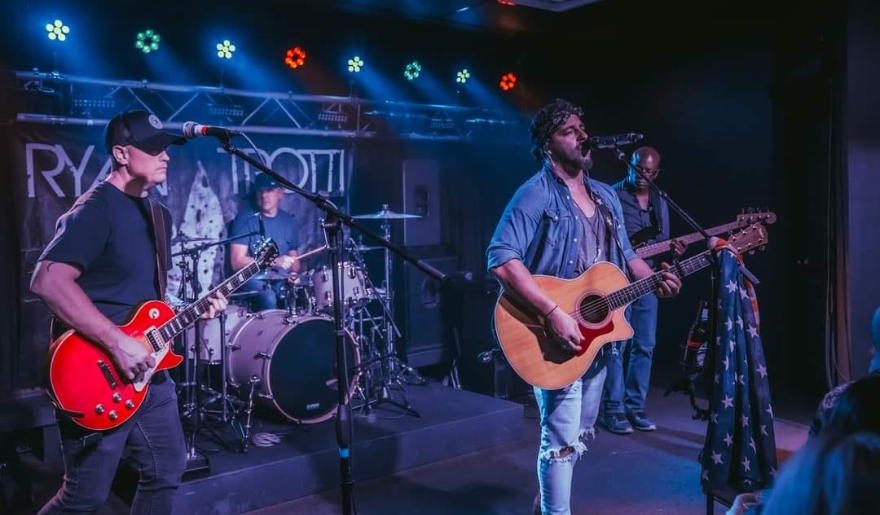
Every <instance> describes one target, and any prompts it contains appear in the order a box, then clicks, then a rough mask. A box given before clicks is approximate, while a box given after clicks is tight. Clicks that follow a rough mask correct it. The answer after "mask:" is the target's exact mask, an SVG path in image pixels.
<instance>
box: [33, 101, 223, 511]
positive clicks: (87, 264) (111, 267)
mask: <svg viewBox="0 0 880 515" xmlns="http://www.w3.org/2000/svg"><path fill="white" fill-rule="evenodd" d="M184 142H185V140H184V139H183V138H182V137H181V136H177V135H174V134H170V133H168V132H165V131H164V130H163V127H162V123H161V122H160V121H159V119H158V118H157V117H156V116H155V115H152V114H150V113H147V112H145V111H130V112H124V113H121V114H118V115H116V116H115V117H113V118H112V119H111V120H110V122H109V123H108V124H107V126H106V127H105V131H104V146H105V148H106V150H107V152H108V153H109V154H110V156H111V160H112V169H111V172H110V174H109V176H108V178H107V179H106V180H105V181H102V182H99V183H98V184H97V185H95V186H94V187H93V188H92V189H90V190H89V191H87V192H86V193H84V194H83V195H82V196H81V197H80V198H78V199H77V200H76V202H75V203H74V204H73V207H71V208H70V210H69V211H68V212H67V213H65V214H64V215H62V216H61V218H59V220H58V223H57V227H56V232H55V236H54V238H53V239H52V241H51V242H50V243H49V245H48V246H47V247H46V249H45V250H44V251H43V254H42V255H41V256H40V259H39V261H38V263H37V265H36V268H35V271H34V274H33V277H32V279H31V291H32V292H33V293H34V294H36V295H37V296H38V297H40V298H41V299H42V300H43V302H45V304H46V305H47V306H48V308H49V310H50V311H51V312H52V314H53V315H54V319H53V327H52V332H53V337H58V336H60V335H62V333H64V335H65V336H64V337H62V338H59V339H58V340H56V342H55V344H53V346H52V347H51V348H50V367H49V368H50V369H55V368H59V367H61V362H60V359H61V358H59V355H58V353H57V351H58V350H59V347H64V348H65V349H77V348H78V349H80V350H82V349H83V347H77V345H75V344H73V343H69V344H65V343H64V342H65V341H67V342H74V341H76V342H80V343H81V342H84V341H88V342H89V343H90V344H91V345H93V346H95V348H98V349H100V351H101V352H103V353H104V355H106V356H107V357H108V361H112V363H107V362H105V361H103V360H100V361H98V362H97V363H91V364H95V365H96V366H95V367H94V368H88V369H81V370H80V371H79V372H77V371H76V370H74V371H73V375H74V376H76V375H77V374H78V373H79V374H80V375H81V376H82V378H83V380H82V382H81V383H80V384H79V385H76V384H73V385H72V386H73V388H69V387H68V388H66V389H65V391H58V387H60V386H61V385H60V384H56V385H54V387H52V386H50V387H48V388H47V391H48V393H49V395H50V397H52V398H53V402H54V403H55V405H56V407H57V408H58V409H57V412H58V428H59V431H60V433H61V450H62V458H63V461H64V482H63V484H62V486H61V488H60V489H59V490H58V493H57V494H55V496H54V497H53V498H52V499H50V500H49V502H48V503H47V504H46V505H45V506H43V508H42V509H41V510H40V512H39V513H40V515H48V514H61V513H93V512H94V511H96V510H98V509H99V508H100V507H101V506H102V505H103V504H104V503H105V502H106V500H107V497H108V495H109V494H110V487H111V484H112V482H113V477H114V475H115V473H116V469H117V466H118V464H119V461H120V459H121V458H122V455H123V452H124V451H125V450H126V448H127V449H128V450H129V451H130V452H131V457H132V458H133V459H134V460H135V462H136V463H137V465H138V469H139V470H140V473H141V477H140V481H139V483H138V490H137V493H136V495H135V497H134V500H133V502H132V507H131V510H132V513H139V514H148V513H149V514H156V515H160V514H167V513H171V512H172V506H173V501H174V494H175V492H176V490H177V487H178V486H179V484H180V480H181V477H182V475H183V472H184V468H185V466H186V447H185V444H184V438H183V430H182V428H181V425H180V417H179V414H178V408H177V397H176V394H175V391H174V382H173V381H172V380H171V378H170V377H169V376H168V373H167V372H165V371H164V370H159V371H158V372H157V370H158V364H157V361H158V360H157V358H156V355H157V353H151V352H150V351H148V346H147V344H146V343H145V342H144V341H141V340H139V339H136V338H134V337H132V336H131V333H126V332H124V331H123V330H122V329H121V328H120V327H118V326H119V325H120V324H122V323H123V322H125V321H126V320H127V319H129V318H130V317H131V316H132V315H133V314H134V316H135V317H136V316H137V315H136V314H135V313H136V311H137V312H139V310H136V308H137V307H138V306H139V305H140V304H141V303H143V302H145V301H153V302H155V301H157V300H159V299H163V298H164V290H165V283H166V280H165V274H166V272H167V270H168V268H169V267H170V266H171V257H170V253H169V252H168V249H169V248H170V234H171V233H170V230H169V229H170V227H171V215H170V213H169V212H168V210H167V209H166V208H165V207H164V206H162V205H161V204H159V203H158V202H156V201H155V200H151V199H149V198H148V197H147V192H148V190H149V189H150V188H152V187H154V186H156V185H157V184H160V183H162V182H165V179H166V177H167V173H168V161H169V157H168V153H167V152H166V147H168V146H169V145H180V144H182V143H184ZM203 305H204V306H206V309H205V310H204V311H203V314H202V316H203V317H213V316H214V315H215V314H217V313H219V312H220V311H222V310H224V309H225V308H226V299H225V297H224V296H223V295H222V294H219V293H217V294H215V295H213V296H211V297H208V298H207V299H204V300H203ZM154 306H156V304H154ZM162 306H163V307H165V308H166V309H168V310H169V311H170V308H167V306H165V305H164V304H163V305H162ZM150 315H155V316H153V317H152V318H158V315H159V309H158V308H157V307H153V308H148V313H147V316H148V317H149V316H150ZM74 335H76V336H74ZM65 352H67V351H65ZM165 355H167V354H163V356H165ZM65 357H66V358H76V356H72V355H71V353H70V352H67V354H65ZM74 361H75V359H74ZM111 366H113V367H114V369H111V368H110V367H111ZM98 367H102V368H101V369H100V370H99V369H98ZM154 372H155V373H154ZM50 375H51V374H50ZM88 375H97V376H98V377H99V380H100V378H101V377H102V376H103V377H106V378H107V380H108V382H112V383H119V382H122V383H129V384H132V383H137V382H146V383H148V384H147V385H145V386H142V387H141V389H140V391H145V392H146V394H145V396H144V397H143V399H139V401H138V402H139V404H138V405H137V406H136V405H135V404H134V401H132V400H131V399H127V400H126V399H122V398H121V397H120V398H118V402H114V401H110V402H109V403H107V404H106V405H103V404H101V405H95V406H94V408H93V409H92V410H91V413H90V414H91V415H94V413H95V412H96V411H97V412H100V413H102V414H103V415H105V416H106V417H107V418H106V420H108V421H110V420H119V421H122V420H124V419H125V422H123V423H121V424H119V425H116V426H114V427H113V428H112V429H108V430H106V431H99V430H94V429H87V428H86V427H84V426H83V425H82V423H81V422H78V423H74V422H76V420H77V419H76V416H77V415H78V416H80V417H82V416H83V415H84V413H68V412H67V411H65V410H64V409H62V407H63V403H60V402H58V399H59V398H60V397H65V398H67V399H81V398H82V397H84V396H87V395H88V384H89V383H88V381H86V380H85V377H86V376H88ZM49 380H50V381H51V377H50V378H49ZM47 382H49V381H47ZM68 386H70V385H68ZM117 386H120V387H121V386H123V385H117ZM147 387H148V388H147ZM77 388H79V390H78V389H77ZM114 415H115V416H114ZM126 417H130V418H126Z"/></svg>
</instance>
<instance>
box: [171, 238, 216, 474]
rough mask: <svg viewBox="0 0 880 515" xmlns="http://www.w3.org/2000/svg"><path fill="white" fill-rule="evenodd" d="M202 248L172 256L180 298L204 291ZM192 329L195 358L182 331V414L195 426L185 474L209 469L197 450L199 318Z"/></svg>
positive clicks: (185, 299) (194, 295)
mask: <svg viewBox="0 0 880 515" xmlns="http://www.w3.org/2000/svg"><path fill="white" fill-rule="evenodd" d="M201 251H202V249H200V248H198V247H193V248H191V249H187V248H183V249H182V250H181V251H180V252H178V253H176V254H173V255H172V256H177V255H180V256H182V257H181V259H180V263H179V265H178V266H179V267H180V271H181V276H180V289H179V291H178V297H179V298H180V299H181V300H183V301H185V302H195V299H198V296H199V293H200V292H201V286H200V285H199V282H198V277H197V276H196V274H195V273H194V270H195V268H196V263H197V262H198V259H199V255H200V254H201ZM187 258H189V260H190V261H191V262H192V268H190V265H189V263H188V262H187ZM187 286H190V287H191V288H192V297H189V296H188V295H187ZM193 329H194V333H193V334H194V335H193V339H194V340H195V343H194V346H193V358H190V357H189V342H188V341H187V340H188V338H187V337H186V331H184V332H183V333H181V342H182V344H183V352H184V378H185V379H184V384H185V386H184V388H185V389H186V395H185V396H184V413H183V416H184V417H185V418H189V419H190V421H191V423H192V426H193V427H192V431H191V432H190V435H189V437H188V438H187V440H188V441H187V445H188V449H187V452H186V471H185V472H184V474H192V473H197V472H202V471H208V470H210V464H209V463H208V457H207V456H205V455H203V454H201V453H199V452H198V451H197V450H196V433H197V432H198V431H199V426H200V425H201V418H202V410H201V402H202V392H201V390H202V387H201V382H200V381H199V379H198V372H199V351H200V349H199V344H200V343H201V327H200V324H199V322H198V321H197V322H196V323H195V324H194V326H193Z"/></svg>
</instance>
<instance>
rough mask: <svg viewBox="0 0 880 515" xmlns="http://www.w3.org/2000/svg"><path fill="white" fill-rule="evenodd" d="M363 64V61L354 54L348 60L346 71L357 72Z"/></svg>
mask: <svg viewBox="0 0 880 515" xmlns="http://www.w3.org/2000/svg"><path fill="white" fill-rule="evenodd" d="M363 66H364V61H363V60H362V59H361V58H360V57H358V56H354V57H352V58H351V59H349V60H348V71H350V72H351V73H358V72H360V71H361V67H363Z"/></svg>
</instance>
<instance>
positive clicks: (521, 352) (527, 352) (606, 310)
mask: <svg viewBox="0 0 880 515" xmlns="http://www.w3.org/2000/svg"><path fill="white" fill-rule="evenodd" d="M727 242H728V244H729V245H730V246H731V247H732V248H733V249H734V250H736V251H737V252H739V253H742V252H748V251H750V250H753V249H755V248H760V247H763V246H764V245H766V244H767V231H766V229H765V228H764V226H763V225H761V224H753V225H751V226H749V227H747V228H745V229H743V230H742V231H740V232H738V233H736V234H734V235H733V236H731V237H730V238H729V239H728V240H727ZM711 252H713V251H712V250H707V251H704V252H702V253H700V254H697V255H695V256H693V257H690V258H688V259H685V260H683V261H681V262H679V263H677V264H676V265H675V266H673V267H672V268H669V269H668V270H665V271H667V272H671V273H673V274H675V275H676V276H678V277H680V278H683V277H685V276H688V275H690V274H693V273H694V272H697V271H699V270H702V269H703V268H705V267H707V266H709V265H710V264H711V262H712V261H711V260H712V257H711V255H710V253H711ZM534 278H535V281H536V282H537V283H538V286H539V287H540V288H541V289H542V290H543V291H544V293H546V294H547V295H548V296H549V297H550V298H551V299H552V300H553V302H555V303H557V304H558V305H559V307H558V308H557V309H563V310H565V311H566V312H567V313H568V314H570V315H571V316H572V317H574V319H575V320H576V321H577V322H578V324H579V325H580V330H581V334H582V335H583V339H582V340H581V342H580V346H581V350H580V351H579V352H573V351H570V350H565V349H563V348H562V346H561V345H560V344H559V342H557V341H556V340H555V339H554V338H553V337H552V336H550V335H548V334H547V333H546V332H545V330H544V327H543V326H542V325H541V323H540V322H539V321H538V319H537V317H535V316H534V315H532V314H530V310H527V309H525V308H524V307H523V306H522V304H521V303H520V302H518V301H517V300H515V299H514V298H513V297H512V296H511V295H506V294H505V293H504V292H503V291H502V292H501V295H499V297H498V302H497V304H496V305H495V317H494V329H495V337H496V339H497V340H498V344H499V346H500V347H501V350H502V351H503V352H504V356H505V358H507V361H508V363H510V366H511V367H512V368H513V370H514V371H515V372H516V373H517V374H518V375H519V376H520V377H521V378H522V379H523V380H524V381H525V382H527V383H529V384H531V385H533V386H537V387H540V388H545V389H548V390H553V389H558V388H563V387H565V386H567V385H570V384H571V383H573V382H574V381H576V380H577V379H578V378H580V377H581V376H583V375H584V373H585V372H586V371H587V369H588V368H589V367H590V365H592V364H593V361H594V360H595V358H596V355H597V354H598V353H599V350H600V349H601V348H602V346H603V345H604V344H606V343H608V342H612V341H620V340H626V339H628V338H630V337H631V336H632V335H633V330H632V327H630V325H629V324H628V323H627V321H626V318H625V316H624V310H625V309H626V306H627V305H628V304H630V303H631V302H633V301H635V300H637V299H639V298H641V297H643V296H645V295H647V294H649V293H652V292H653V291H654V290H656V289H657V285H658V284H659V282H660V281H661V279H662V272H657V273H655V274H654V275H651V276H648V277H645V278H644V279H640V280H638V281H635V282H633V283H630V282H629V281H628V280H627V278H626V275H625V274H624V273H623V272H622V271H621V270H620V268H618V267H617V266H615V265H614V264H611V263H597V264H595V265H593V266H591V267H590V268H589V269H588V270H587V271H586V272H584V273H583V274H582V275H581V276H580V277H577V278H575V279H559V278H557V277H551V276H547V275H536V276H534Z"/></svg>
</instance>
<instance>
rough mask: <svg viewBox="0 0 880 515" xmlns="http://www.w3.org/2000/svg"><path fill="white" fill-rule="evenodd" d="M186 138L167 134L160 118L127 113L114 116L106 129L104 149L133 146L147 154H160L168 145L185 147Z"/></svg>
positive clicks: (147, 114)
mask: <svg viewBox="0 0 880 515" xmlns="http://www.w3.org/2000/svg"><path fill="white" fill-rule="evenodd" d="M184 143H186V138H184V137H183V136H181V135H178V134H171V133H170V132H165V130H164V128H163V127H162V122H161V121H160V120H159V118H158V117H157V116H156V115H154V114H151V113H148V112H147V111H126V112H123V113H119V114H117V115H116V116H114V117H113V118H112V119H111V120H110V121H109V122H107V126H106V127H105V128H104V148H105V149H106V150H107V152H110V150H111V149H112V148H113V147H114V146H116V145H122V146H124V145H131V146H133V147H135V148H138V149H140V150H143V151H144V152H147V153H159V152H162V151H163V150H165V149H166V148H168V145H183V144H184Z"/></svg>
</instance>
